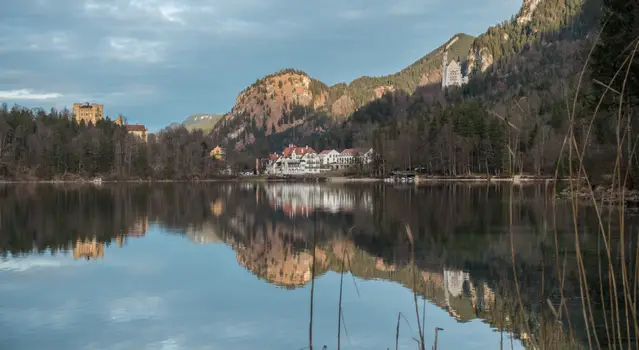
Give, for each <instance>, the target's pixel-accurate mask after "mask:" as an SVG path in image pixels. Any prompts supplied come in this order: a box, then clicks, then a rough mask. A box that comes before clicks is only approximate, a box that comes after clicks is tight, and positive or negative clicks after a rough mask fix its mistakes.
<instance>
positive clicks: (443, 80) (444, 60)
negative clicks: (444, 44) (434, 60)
mask: <svg viewBox="0 0 639 350" xmlns="http://www.w3.org/2000/svg"><path fill="white" fill-rule="evenodd" d="M447 65H448V50H446V49H444V55H443V58H442V90H444V89H445V88H446V85H447V81H446V80H447V74H446V73H447V72H446V66H447Z"/></svg>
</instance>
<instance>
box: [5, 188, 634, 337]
mask: <svg viewBox="0 0 639 350" xmlns="http://www.w3.org/2000/svg"><path fill="white" fill-rule="evenodd" d="M553 198H554V197H553V192H552V188H551V187H548V186H544V185H526V186H523V187H511V186H510V185H487V184H441V185H437V184H431V185H426V186H421V187H415V186H392V185H382V184H366V185H362V184H358V185H356V184H342V185H331V184H280V183H278V184H276V183H273V184H266V183H264V184H249V183H206V184H177V183H174V184H170V183H169V184H126V185H123V184H118V185H116V184H102V185H69V184H66V185H45V184H41V185H26V184H25V185H0V281H1V282H0V328H1V329H2V332H1V333H0V348H1V349H45V348H46V349H302V348H305V347H308V346H309V343H310V341H311V340H310V339H311V338H312V343H313V348H315V349H322V347H323V346H326V348H327V349H337V348H338V340H339V342H340V346H341V348H342V349H387V348H388V349H394V348H395V347H396V342H397V345H398V348H400V349H417V348H418V342H421V337H422V336H423V343H424V344H425V348H426V349H431V347H432V346H433V343H434V339H435V329H436V328H441V330H439V331H438V334H437V346H438V349H440V350H441V349H502V348H507V349H511V348H512V349H522V348H525V347H531V346H532V345H533V344H546V345H545V346H546V348H566V347H568V346H573V347H580V346H584V347H587V346H588V345H589V342H590V343H591V344H592V345H591V346H593V347H596V345H597V344H598V345H599V346H600V347H602V348H603V347H608V346H612V345H611V344H612V342H613V341H614V340H610V339H611V336H610V333H611V332H607V329H608V328H610V325H607V326H606V327H608V328H606V327H602V325H603V324H604V322H605V321H606V320H607V319H621V321H620V322H621V323H619V324H622V325H624V326H622V327H621V328H616V329H614V328H613V329H612V333H613V334H617V333H619V334H620V338H625V339H626V341H627V340H628V339H630V341H631V342H634V340H632V339H634V336H628V337H625V335H626V330H627V329H631V328H632V329H634V328H633V327H632V325H630V326H628V327H626V326H625V325H626V323H624V320H625V319H626V315H632V313H630V312H629V311H628V308H625V310H626V311H625V312H628V314H625V313H623V312H624V307H623V305H625V304H623V300H622V306H620V307H618V308H616V309H615V310H619V309H621V310H622V311H618V312H617V313H616V314H614V315H611V314H610V312H611V311H610V310H611V307H608V306H606V305H607V304H608V303H607V301H608V300H612V298H613V296H614V295H620V293H621V292H617V293H613V292H611V291H610V290H612V289H611V288H608V287H607V286H608V285H609V284H610V279H605V278H604V279H599V278H598V276H608V273H607V272H605V271H608V270H606V269H607V268H608V267H607V262H606V261H607V260H606V259H605V255H604V254H603V253H602V248H601V246H602V240H601V239H600V237H601V234H600V232H599V231H598V230H599V226H598V221H597V218H596V212H595V211H594V209H593V207H592V206H583V207H579V213H578V215H576V219H575V220H573V215H572V213H573V212H572V208H571V206H570V203H569V202H555V201H554V200H553ZM617 216H618V215H617ZM610 222H611V224H610V227H611V228H610V230H611V232H613V231H614V232H619V231H620V230H621V229H620V228H619V227H620V223H619V222H617V221H615V220H612V219H611V220H610ZM575 225H576V226H577V227H578V229H577V230H575V229H574V227H575ZM633 225H634V219H633V218H632V217H629V218H628V219H627V220H626V221H625V222H624V230H625V231H624V232H634V236H636V232H637V231H636V229H634V228H635V227H636V226H633ZM407 226H408V227H409V229H410V232H407V229H406V227H407ZM606 227H607V226H606ZM613 236H614V237H611V238H610V241H609V244H610V245H611V246H614V247H618V246H620V245H619V242H622V241H624V239H625V238H624V237H625V236H622V237H619V236H620V235H619V234H615V235H613ZM629 236H630V238H628V241H627V242H625V243H626V245H625V246H622V247H623V248H621V249H622V250H624V249H627V250H628V252H631V253H632V254H630V253H629V254H628V255H627V256H630V257H632V256H634V255H633V254H634V252H635V251H636V250H635V248H633V247H635V246H636V244H635V245H633V244H634V243H636V237H635V238H632V236H633V235H629ZM621 238H624V239H621ZM575 242H579V245H576V244H575ZM577 251H579V252H581V254H582V257H583V259H578V258H577V257H578V255H577ZM624 251H625V250H624ZM602 257H603V258H602ZM613 260H615V261H618V260H619V259H613ZM602 261H604V264H603V265H604V266H603V270H604V273H603V274H602V273H601V272H600V271H601V269H602V267H601V265H602V264H601V262H602ZM627 261H630V262H629V263H628V265H627V266H629V267H631V268H634V266H635V264H634V262H635V260H633V259H631V258H627ZM558 262H560V263H559V264H558ZM612 265H615V263H614V261H613V262H612V263H611V265H610V266H611V267H612V268H615V267H616V265H615V266H612ZM580 266H582V267H583V269H582V268H580ZM582 271H585V273H583V272H582ZM630 275H632V274H630ZM593 276H594V277H593ZM588 277H589V278H588ZM602 280H603V281H604V285H605V286H606V287H605V288H604V287H600V283H599V282H600V281H602ZM630 282H631V283H632V284H631V285H630V289H632V288H631V287H632V286H636V279H634V278H633V279H632V281H630ZM619 288H621V287H619ZM630 289H629V290H630ZM584 291H590V293H589V294H588V295H585V294H584ZM621 294H623V293H621ZM562 296H563V297H562ZM586 297H587V298H588V299H589V300H590V302H591V305H594V306H592V307H590V308H589V310H590V311H589V313H588V317H586V318H584V316H583V315H584V313H583V311H582V310H583V309H582V307H583V301H584V300H586ZM621 299H624V298H621ZM561 300H564V303H561ZM600 300H601V301H602V302H599V301H600ZM624 300H625V299H624ZM418 314H419V316H418ZM558 314H560V315H558ZM340 315H341V316H340ZM619 316H620V317H619ZM611 317H612V318H611ZM557 318H560V320H559V321H558V320H557ZM584 319H586V320H587V322H586V321H584ZM628 319H631V318H630V317H628ZM398 320H399V321H398ZM398 323H399V332H398ZM630 323H632V322H630ZM635 323H636V322H635ZM592 325H594V326H592ZM420 328H421V329H423V331H421V332H420ZM338 330H339V335H338ZM420 333H422V336H420ZM397 334H398V335H397ZM628 334H629V335H630V332H628ZM633 334H635V333H633ZM595 338H596V339H595ZM612 338H614V336H613V337H612ZM569 339H572V342H571V341H570V340H569ZM595 342H596V343H595ZM617 345H618V344H617Z"/></svg>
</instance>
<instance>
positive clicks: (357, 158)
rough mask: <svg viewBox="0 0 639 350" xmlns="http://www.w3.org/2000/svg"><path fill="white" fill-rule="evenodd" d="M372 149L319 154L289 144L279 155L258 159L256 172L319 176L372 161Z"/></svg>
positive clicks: (310, 149)
mask: <svg viewBox="0 0 639 350" xmlns="http://www.w3.org/2000/svg"><path fill="white" fill-rule="evenodd" d="M373 155H374V151H373V149H372V148H348V149H345V150H343V151H341V152H339V151H337V150H335V149H328V150H324V151H322V152H320V153H319V154H318V153H317V152H315V150H314V149H313V148H311V147H309V146H304V147H298V146H296V145H293V144H290V145H288V147H286V148H284V150H283V151H282V153H281V154H277V153H272V154H270V155H269V157H268V158H262V159H258V160H257V161H256V164H258V165H259V169H258V171H260V170H261V169H264V171H262V172H264V173H266V174H270V175H304V174H319V173H320V172H323V171H330V170H337V169H347V168H351V167H355V166H357V165H358V164H361V165H367V164H370V163H371V162H372V161H373Z"/></svg>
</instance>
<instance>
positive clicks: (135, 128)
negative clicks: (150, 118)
mask: <svg viewBox="0 0 639 350" xmlns="http://www.w3.org/2000/svg"><path fill="white" fill-rule="evenodd" d="M125 128H126V131H146V128H145V127H144V125H140V124H133V125H126V126H125Z"/></svg>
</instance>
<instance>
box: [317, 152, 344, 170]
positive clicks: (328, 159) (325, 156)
mask: <svg viewBox="0 0 639 350" xmlns="http://www.w3.org/2000/svg"><path fill="white" fill-rule="evenodd" d="M338 157H339V152H338V151H337V150H335V149H325V150H323V151H322V152H320V153H319V158H320V164H321V165H322V166H331V165H336V164H337V158H338Z"/></svg>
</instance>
